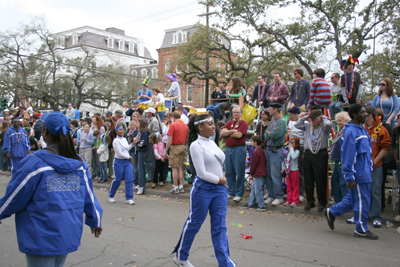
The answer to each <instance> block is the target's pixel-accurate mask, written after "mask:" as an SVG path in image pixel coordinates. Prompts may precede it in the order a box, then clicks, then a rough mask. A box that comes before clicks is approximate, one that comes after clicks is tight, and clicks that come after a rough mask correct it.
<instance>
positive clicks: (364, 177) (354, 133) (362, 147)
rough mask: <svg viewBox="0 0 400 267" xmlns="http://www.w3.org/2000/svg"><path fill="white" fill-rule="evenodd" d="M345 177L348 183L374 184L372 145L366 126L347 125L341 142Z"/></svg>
mask: <svg viewBox="0 0 400 267" xmlns="http://www.w3.org/2000/svg"><path fill="white" fill-rule="evenodd" d="M340 147H341V159H342V168H343V176H344V179H345V180H346V181H347V182H354V181H355V182H356V183H358V184H361V183H370V182H372V178H371V172H372V169H373V166H374V165H373V163H372V144H371V138H370V136H369V134H368V132H367V129H365V128H364V125H361V126H360V125H357V124H354V123H351V122H349V123H347V124H346V125H345V127H344V134H343V136H342V139H341V140H340Z"/></svg>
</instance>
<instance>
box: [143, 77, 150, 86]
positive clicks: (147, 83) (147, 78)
mask: <svg viewBox="0 0 400 267" xmlns="http://www.w3.org/2000/svg"><path fill="white" fill-rule="evenodd" d="M149 82H150V76H147V77H146V78H145V79H144V80H143V82H142V84H143V85H144V86H146V87H147V86H149Z"/></svg>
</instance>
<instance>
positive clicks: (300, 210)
mask: <svg viewBox="0 0 400 267" xmlns="http://www.w3.org/2000/svg"><path fill="white" fill-rule="evenodd" d="M0 175H5V176H9V175H10V173H9V172H3V171H0ZM111 181H112V179H108V181H107V182H106V183H103V184H99V183H98V180H93V187H94V188H98V189H102V190H108V188H109V187H110V184H111ZM151 185H152V182H147V183H146V186H147V189H146V191H145V195H153V196H160V197H165V198H172V199H189V193H190V186H191V185H190V184H185V185H184V189H185V193H181V194H171V193H170V192H169V191H170V189H171V188H172V183H165V185H164V186H163V187H161V186H159V185H157V187H156V188H154V189H153V188H151ZM118 191H119V192H121V191H125V181H122V182H121V185H120V186H119V188H118ZM135 194H136V190H135ZM249 195H250V191H248V190H245V193H244V196H243V199H242V201H240V202H235V201H233V200H232V199H229V200H228V205H230V206H232V207H236V208H241V206H243V205H244V204H246V203H247V201H248V200H249ZM386 203H387V198H386ZM304 205H305V201H304V202H303V203H300V204H299V205H298V206H297V207H295V208H291V207H285V206H283V205H282V204H281V205H279V206H272V205H266V206H267V212H268V211H276V212H282V213H297V214H303V215H309V216H319V217H322V216H323V213H322V212H318V211H317V208H313V209H311V210H309V211H306V210H304ZM243 210H246V209H243ZM392 210H393V207H392V205H390V204H386V208H385V210H384V211H383V212H382V214H381V216H382V218H383V220H382V223H383V224H385V219H388V220H389V221H390V222H392V223H394V224H395V226H397V227H398V226H400V223H395V222H394V220H393V219H394V217H396V215H397V205H396V207H395V211H394V212H393V211H392ZM251 212H257V211H251ZM352 216H353V214H352V213H351V212H349V213H346V214H343V215H342V216H340V217H339V218H340V219H342V220H345V219H349V218H351V217H352Z"/></svg>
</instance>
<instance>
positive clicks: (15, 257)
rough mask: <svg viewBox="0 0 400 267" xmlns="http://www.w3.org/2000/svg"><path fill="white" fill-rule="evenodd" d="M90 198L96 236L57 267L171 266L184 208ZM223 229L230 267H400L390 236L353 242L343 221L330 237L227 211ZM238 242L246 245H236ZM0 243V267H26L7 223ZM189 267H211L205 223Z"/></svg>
mask: <svg viewBox="0 0 400 267" xmlns="http://www.w3.org/2000/svg"><path fill="white" fill-rule="evenodd" d="M9 181H10V177H9V176H0V196H3V195H4V193H5V189H6V186H7V183H8V182H9ZM95 194H96V196H97V198H98V199H99V201H100V204H101V205H102V207H103V209H104V213H103V221H102V224H103V228H104V232H103V234H102V235H101V237H100V238H98V239H96V238H94V236H92V235H91V233H90V228H89V227H87V226H85V227H84V229H83V237H82V244H81V246H80V248H79V250H78V251H77V252H74V253H71V254H69V256H68V258H67V261H66V264H65V266H75V267H76V266H80V267H83V266H138V267H139V266H140V267H142V266H150V267H161V266H175V265H174V263H173V261H172V259H173V255H171V252H172V250H173V249H174V246H175V245H176V243H177V242H178V239H179V236H180V233H181V230H182V226H183V224H184V222H185V220H186V218H187V216H188V211H189V203H188V200H186V199H171V198H166V197H157V196H154V195H145V196H135V201H136V205H134V206H130V205H127V204H125V199H124V193H118V194H117V195H116V197H115V199H116V203H113V204H112V203H108V201H107V191H105V190H100V189H97V188H96V189H95ZM243 204H244V203H243ZM243 211H244V213H241V212H243ZM226 221H227V225H228V238H229V244H230V253H231V258H232V259H233V260H234V261H235V262H236V264H237V266H251V267H253V266H352V267H356V266H398V264H399V261H400V256H399V247H398V246H399V245H398V244H399V241H400V235H399V234H398V233H397V232H396V229H395V228H386V227H384V228H381V229H372V227H371V230H372V231H374V232H375V233H377V234H379V240H377V241H372V240H365V239H359V238H356V237H353V231H354V226H353V225H348V224H346V223H345V221H344V220H338V221H337V223H336V229H335V230H334V231H331V230H330V229H329V228H328V226H327V223H326V221H325V219H324V218H322V217H318V216H314V215H303V214H294V213H286V212H281V211H267V212H257V211H250V210H244V209H241V208H238V207H230V208H229V209H228V213H227V217H226ZM233 224H236V225H233ZM238 224H239V225H238ZM34 230H35V229H32V231H34ZM240 234H245V235H249V236H253V237H252V238H251V239H244V238H243V237H242V236H241V235H240ZM0 240H1V242H0V266H2V267H9V266H10V267H11V266H16V267H21V266H26V262H25V256H24V255H23V254H22V253H21V252H20V251H19V250H18V244H17V239H16V231H15V224H14V216H13V217H11V218H8V219H5V220H3V224H1V225H0ZM189 260H190V262H191V263H192V264H193V265H194V266H196V267H199V266H201V267H204V266H217V265H218V264H217V260H216V258H215V256H214V250H213V246H212V242H211V235H210V223H209V218H207V219H206V221H205V222H204V224H203V227H202V228H201V230H200V231H199V233H198V234H197V236H196V239H195V241H194V243H193V246H192V249H191V253H190V257H189Z"/></svg>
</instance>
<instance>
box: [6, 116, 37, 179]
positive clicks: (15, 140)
mask: <svg viewBox="0 0 400 267" xmlns="http://www.w3.org/2000/svg"><path fill="white" fill-rule="evenodd" d="M12 123H13V124H12V126H10V128H8V130H7V132H6V133H5V135H4V141H3V151H4V153H6V154H7V158H8V159H10V162H11V177H13V176H14V173H15V170H16V168H17V167H18V163H19V162H20V161H21V160H22V159H23V158H24V157H26V156H27V155H28V153H29V151H30V150H31V144H30V143H29V137H28V134H27V133H26V132H25V130H24V129H23V128H22V127H20V122H19V119H17V118H14V119H13V121H12Z"/></svg>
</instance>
